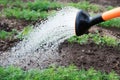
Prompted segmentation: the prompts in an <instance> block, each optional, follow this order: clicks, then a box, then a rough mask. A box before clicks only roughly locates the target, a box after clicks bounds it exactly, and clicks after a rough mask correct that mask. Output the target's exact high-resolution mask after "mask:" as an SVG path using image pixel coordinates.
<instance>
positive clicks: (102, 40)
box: [68, 34, 120, 46]
mask: <svg viewBox="0 0 120 80" xmlns="http://www.w3.org/2000/svg"><path fill="white" fill-rule="evenodd" d="M89 40H92V41H93V42H94V43H95V44H97V45H107V46H118V45H119V42H120V41H119V40H117V39H115V38H112V37H109V36H100V35H99V34H84V35H82V36H79V37H78V36H73V37H71V38H69V39H68V42H70V43H73V42H77V43H79V44H86V43H88V41H89Z"/></svg>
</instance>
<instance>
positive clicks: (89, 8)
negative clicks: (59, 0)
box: [68, 1, 101, 12]
mask: <svg viewBox="0 0 120 80" xmlns="http://www.w3.org/2000/svg"><path fill="white" fill-rule="evenodd" d="M68 5H69V6H73V7H76V8H79V9H83V10H86V11H93V12H98V11H100V10H101V7H100V6H98V5H95V4H90V3H89V2H88V1H83V2H78V3H68Z"/></svg>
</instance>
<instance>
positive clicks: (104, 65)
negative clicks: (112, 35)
mask: <svg viewBox="0 0 120 80" xmlns="http://www.w3.org/2000/svg"><path fill="white" fill-rule="evenodd" d="M59 54H60V56H62V64H61V65H64V66H67V65H70V64H74V65H76V66H77V67H79V68H80V69H81V68H85V69H89V68H91V67H93V68H95V69H96V70H101V71H104V72H111V71H112V70H114V71H115V72H116V73H118V74H120V50H119V49H118V48H114V47H109V46H100V45H99V46H98V45H96V44H94V43H92V42H89V43H88V44H84V45H80V44H78V43H72V44H71V43H68V42H67V41H65V42H64V43H62V44H61V45H60V46H59Z"/></svg>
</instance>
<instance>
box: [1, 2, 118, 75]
mask: <svg viewBox="0 0 120 80" xmlns="http://www.w3.org/2000/svg"><path fill="white" fill-rule="evenodd" d="M25 1H27V0H25ZM59 1H62V2H70V1H73V2H78V1H81V0H59ZM82 1H83V0H82ZM89 1H90V2H91V3H95V4H99V5H103V6H105V7H106V6H109V5H111V6H119V5H120V1H119V0H89ZM1 8H2V7H0V9H1ZM28 24H30V22H27V21H23V20H16V19H6V18H0V29H2V30H5V31H11V30H12V29H17V30H21V29H23V28H24V27H25V26H27V25H28ZM96 30H98V31H99V33H100V34H101V35H108V36H111V37H115V38H119V37H120V29H117V28H109V29H107V28H101V27H96V26H94V27H92V28H91V29H90V30H89V32H90V33H95V31H96ZM17 41H18V40H0V53H1V54H2V52H3V51H6V50H8V49H10V48H11V47H12V46H14V44H16V43H17ZM58 53H59V55H60V56H61V57H62V60H61V65H63V66H68V65H70V64H74V65H76V66H77V67H78V68H80V69H81V68H85V69H88V68H90V67H93V68H95V69H97V70H102V71H105V72H110V71H112V70H114V71H115V72H117V73H118V74H119V75H120V50H119V48H118V47H111V46H105V45H104V46H101V45H96V44H94V43H93V42H89V43H87V44H83V45H80V44H78V43H72V44H71V43H68V42H67V41H65V42H63V43H61V44H60V46H59V50H58ZM23 65H24V64H23Z"/></svg>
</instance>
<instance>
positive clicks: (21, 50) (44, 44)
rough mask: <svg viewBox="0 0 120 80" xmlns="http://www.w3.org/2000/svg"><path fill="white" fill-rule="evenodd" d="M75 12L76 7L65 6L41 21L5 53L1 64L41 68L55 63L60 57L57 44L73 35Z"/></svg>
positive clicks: (76, 10)
mask: <svg viewBox="0 0 120 80" xmlns="http://www.w3.org/2000/svg"><path fill="white" fill-rule="evenodd" d="M77 12H78V9H76V8H72V7H66V8H63V9H62V10H60V11H58V12H57V14H56V15H55V16H52V17H49V18H48V20H46V21H43V22H42V23H41V24H40V25H39V26H38V27H36V28H34V30H33V31H32V32H31V33H30V34H29V36H28V37H27V38H26V39H24V40H23V41H21V42H19V43H18V44H17V45H16V46H15V47H13V48H12V50H11V52H10V53H9V55H8V53H7V56H6V57H5V58H4V59H1V60H0V62H1V64H2V65H19V66H21V65H22V67H23V66H27V68H29V67H37V66H40V68H43V67H46V65H49V64H51V63H52V64H53V63H55V60H58V59H60V57H59V55H58V53H57V51H56V50H57V48H58V46H59V44H60V43H61V42H63V41H64V40H65V39H67V38H70V37H71V36H73V35H75V33H74V26H75V18H76V13H77ZM4 55H5V54H4ZM56 63H57V62H56ZM56 63H55V64H56Z"/></svg>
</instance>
